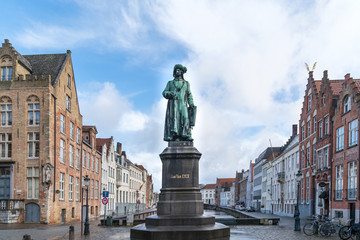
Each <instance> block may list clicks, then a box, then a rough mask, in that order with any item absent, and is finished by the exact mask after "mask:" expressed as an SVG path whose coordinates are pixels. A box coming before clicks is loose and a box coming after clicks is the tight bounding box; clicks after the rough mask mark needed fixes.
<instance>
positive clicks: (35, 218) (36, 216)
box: [25, 203, 40, 222]
mask: <svg viewBox="0 0 360 240" xmlns="http://www.w3.org/2000/svg"><path fill="white" fill-rule="evenodd" d="M25 222H40V207H39V205H37V204H36V203H29V204H26V205H25Z"/></svg>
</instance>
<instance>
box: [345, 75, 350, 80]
mask: <svg viewBox="0 0 360 240" xmlns="http://www.w3.org/2000/svg"><path fill="white" fill-rule="evenodd" d="M349 78H350V73H347V74H346V75H345V81H346V80H349Z"/></svg>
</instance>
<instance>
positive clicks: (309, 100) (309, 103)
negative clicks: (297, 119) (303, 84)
mask: <svg viewBox="0 0 360 240" xmlns="http://www.w3.org/2000/svg"><path fill="white" fill-rule="evenodd" d="M310 109H311V91H309V93H308V108H307V110H308V111H309V110H310Z"/></svg>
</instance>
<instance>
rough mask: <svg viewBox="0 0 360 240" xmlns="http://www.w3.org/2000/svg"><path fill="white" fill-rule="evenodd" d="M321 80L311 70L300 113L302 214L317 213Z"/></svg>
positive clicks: (300, 207)
mask: <svg viewBox="0 0 360 240" xmlns="http://www.w3.org/2000/svg"><path fill="white" fill-rule="evenodd" d="M320 85H321V81H315V80H314V78H313V72H309V78H308V83H307V85H306V89H305V96H304V101H303V107H302V110H301V115H300V121H299V126H300V133H299V154H300V158H299V168H300V171H301V174H302V179H301V182H300V204H299V210H300V216H301V217H307V216H311V215H314V214H315V201H314V199H315V166H316V161H315V157H316V141H317V139H316V125H314V122H317V110H316V109H317V106H318V101H319V97H318V96H319V94H318V92H319V90H320ZM314 127H315V128H314Z"/></svg>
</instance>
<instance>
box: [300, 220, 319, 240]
mask: <svg viewBox="0 0 360 240" xmlns="http://www.w3.org/2000/svg"><path fill="white" fill-rule="evenodd" d="M320 226H321V223H320V221H319V219H318V217H317V216H313V218H312V222H311V223H306V224H305V225H304V227H303V232H304V233H305V234H306V235H308V236H312V235H314V234H315V233H317V232H318V230H319V227H320Z"/></svg>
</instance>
